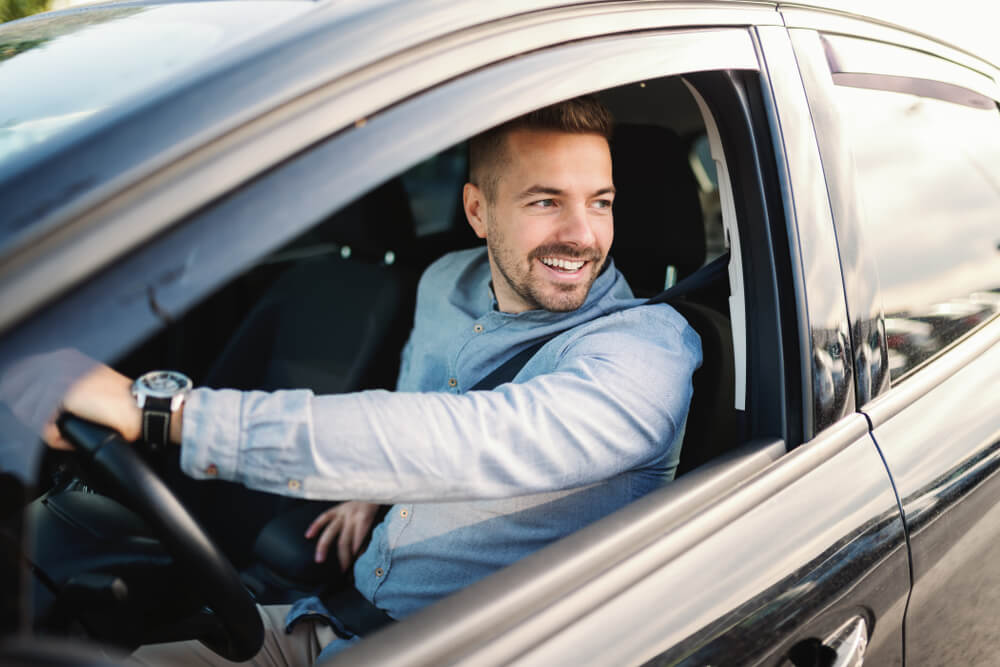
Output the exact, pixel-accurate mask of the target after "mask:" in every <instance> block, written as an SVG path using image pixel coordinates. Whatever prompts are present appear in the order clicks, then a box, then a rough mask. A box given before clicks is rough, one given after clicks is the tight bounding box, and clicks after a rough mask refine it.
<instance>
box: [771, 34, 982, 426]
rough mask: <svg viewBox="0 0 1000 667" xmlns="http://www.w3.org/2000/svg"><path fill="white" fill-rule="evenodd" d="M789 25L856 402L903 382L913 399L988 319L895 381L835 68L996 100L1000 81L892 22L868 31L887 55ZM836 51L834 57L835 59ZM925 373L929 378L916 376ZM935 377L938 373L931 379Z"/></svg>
mask: <svg viewBox="0 0 1000 667" xmlns="http://www.w3.org/2000/svg"><path fill="white" fill-rule="evenodd" d="M789 33H790V35H791V38H792V43H793V45H794V47H795V51H796V56H797V57H798V60H799V66H800V68H801V70H802V73H803V75H802V78H803V82H804V84H805V88H806V92H807V95H808V97H809V104H810V110H811V112H812V114H813V117H814V122H815V127H816V136H817V140H818V142H819V146H820V152H821V154H822V156H823V168H824V170H825V171H826V174H827V182H828V184H829V194H830V205H831V207H832V209H833V214H834V221H835V226H836V231H837V242H838V247H839V250H840V255H841V259H842V262H843V266H844V272H843V273H844V276H850V279H849V280H845V290H846V294H847V302H848V310H849V313H850V317H851V333H852V346H853V350H854V365H855V369H856V378H855V382H856V396H857V409H859V410H861V409H865V410H866V411H868V410H867V407H868V406H869V405H870V404H871V403H872V402H873V401H875V400H876V399H878V398H879V397H881V396H883V395H886V394H895V393H897V392H898V391H899V388H900V387H903V386H905V387H910V386H911V384H912V385H913V386H914V389H912V390H910V391H908V392H907V395H908V396H910V399H909V400H915V399H916V398H917V397H918V396H920V395H923V394H924V393H926V392H927V391H929V390H930V389H931V388H933V386H934V385H935V384H936V383H937V382H940V380H941V379H942V378H941V372H945V377H947V376H950V375H951V374H953V373H954V372H956V371H957V370H958V369H959V368H960V367H961V366H962V365H964V363H967V361H968V359H969V358H970V357H969V356H968V355H965V354H961V355H953V354H950V352H951V351H952V350H954V349H955V348H956V347H957V346H960V345H962V343H963V342H964V341H966V340H968V339H969V338H970V337H975V336H976V335H977V333H978V332H980V331H982V330H983V329H985V328H987V327H985V326H980V327H979V328H977V329H974V330H972V331H970V332H968V333H966V334H965V335H963V336H962V337H960V338H958V339H957V340H956V341H953V342H952V343H950V344H949V345H947V346H945V347H944V348H942V349H941V350H938V351H937V352H936V353H935V354H934V355H933V356H931V357H930V358H929V359H927V360H926V361H924V362H922V363H921V364H920V366H918V367H917V368H915V369H913V370H911V371H909V372H908V373H906V374H905V376H904V378H905V380H906V382H905V383H904V384H901V383H900V379H897V380H896V382H895V384H893V383H892V382H891V380H890V377H889V362H888V347H887V342H886V334H885V315H884V313H883V310H882V300H881V293H880V287H879V277H878V270H877V258H876V257H875V256H874V254H873V253H872V252H871V251H870V249H869V248H868V247H867V246H866V245H865V243H864V232H863V215H864V213H863V211H862V210H861V208H860V201H859V199H858V197H857V195H856V194H855V193H856V187H857V186H856V185H855V184H856V182H857V179H858V175H857V173H856V171H855V167H854V158H853V153H852V150H851V148H850V140H849V138H848V128H847V127H846V125H845V123H844V122H843V121H842V120H841V118H840V117H839V115H838V113H837V111H836V110H837V105H836V100H835V99H834V95H835V89H834V88H835V86H836V85H837V84H836V83H835V82H834V77H833V70H837V71H838V72H842V73H846V74H854V73H857V74H864V75H870V76H872V77H874V78H873V79H872V81H877V80H878V77H887V79H886V81H887V83H889V84H890V87H889V88H887V90H889V91H890V92H893V89H892V88H891V86H894V85H896V84H897V83H898V82H899V78H900V77H909V78H912V79H914V80H919V81H931V82H938V83H940V84H943V85H945V86H948V87H949V88H950V89H951V90H958V89H964V90H971V91H972V93H974V94H975V95H979V96H988V97H989V98H990V99H992V100H993V102H994V103H998V101H1000V87H998V86H997V83H996V82H995V81H993V80H992V79H991V78H989V77H988V76H986V75H985V74H984V73H983V70H988V68H986V67H983V66H981V65H980V64H978V63H977V62H976V61H974V60H972V59H970V58H967V57H966V58H964V59H961V62H956V61H955V60H952V59H948V58H946V56H951V55H953V54H951V53H950V52H949V51H948V50H947V49H940V51H939V52H937V53H934V54H932V52H927V51H916V50H914V44H913V42H912V40H911V39H904V38H901V37H900V35H898V34H896V33H894V32H889V31H887V30H882V31H879V32H878V33H877V37H878V38H879V39H878V41H874V36H872V37H868V38H869V39H871V40H872V44H871V46H872V47H873V49H872V51H871V52H874V53H878V52H880V51H882V52H888V53H890V54H893V55H892V56H891V57H889V58H886V59H884V60H880V59H878V58H868V59H865V58H864V56H865V55H869V53H871V52H870V51H869V50H868V49H867V48H865V49H864V52H862V53H859V52H858V51H857V50H856V49H853V47H854V46H856V45H857V44H859V43H861V46H862V48H864V47H866V46H868V45H866V44H864V43H863V40H862V37H866V36H865V35H862V36H859V35H850V36H849V37H845V36H841V35H839V34H825V33H823V32H820V31H818V30H814V29H811V28H796V29H792V30H790V31H789ZM924 46H925V47H926V45H924ZM938 53H942V54H943V55H939V54H938ZM831 59H832V60H833V63H834V64H833V65H832V66H831V64H830V62H831ZM928 62H930V63H933V66H932V67H929V66H928V65H927V63H928ZM931 73H932V74H933V78H932V77H931ZM866 87H867V86H866ZM873 334H874V335H876V336H877V339H878V342H879V358H878V359H873V358H865V357H864V356H863V354H862V350H863V347H862V346H863V340H864V337H865V336H866V335H867V336H871V335H873ZM976 345H977V346H978V344H976ZM963 360H964V361H963ZM875 366H880V370H876V369H875V368H874V367H875ZM933 366H941V367H942V368H941V370H939V371H938V372H933V373H932V372H928V371H927V370H926V369H929V368H930V367H933ZM922 377H923V378H925V379H923V380H918V378H922ZM932 377H933V378H936V380H931V378H932ZM866 380H867V381H866ZM918 385H919V387H918ZM914 392H916V393H914Z"/></svg>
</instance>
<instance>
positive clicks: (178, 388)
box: [132, 371, 191, 452]
mask: <svg viewBox="0 0 1000 667" xmlns="http://www.w3.org/2000/svg"><path fill="white" fill-rule="evenodd" d="M190 390H191V378H189V377H188V376H186V375H184V374H183V373H178V372H177V371H150V372H148V373H145V374H144V375H141V376H139V377H138V378H136V381H135V382H133V383H132V395H133V396H135V402H136V404H137V405H138V406H139V409H140V410H142V439H143V440H144V441H145V442H146V443H147V444H148V445H149V448H150V449H151V450H152V451H153V452H160V451H162V450H163V449H164V448H165V447H166V445H167V443H169V442H170V418H171V417H172V415H173V413H174V412H176V411H177V410H178V409H179V408H180V407H181V405H183V404H184V398H185V396H187V393H188V392H189V391H190Z"/></svg>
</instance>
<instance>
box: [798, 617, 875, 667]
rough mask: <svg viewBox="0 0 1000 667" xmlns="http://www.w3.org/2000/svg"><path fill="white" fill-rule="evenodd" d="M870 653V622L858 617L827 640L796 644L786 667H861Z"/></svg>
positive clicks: (842, 626) (807, 640)
mask: <svg viewBox="0 0 1000 667" xmlns="http://www.w3.org/2000/svg"><path fill="white" fill-rule="evenodd" d="M867 649H868V621H867V619H866V618H865V617H864V616H855V617H853V618H851V620H849V621H847V622H846V623H844V624H843V625H841V626H840V627H839V628H837V629H836V630H834V631H833V632H832V633H831V634H830V635H829V636H828V637H827V638H826V639H824V640H822V641H820V640H819V639H817V638H815V637H810V638H809V639H804V640H802V641H800V642H799V643H797V644H795V646H793V647H792V649H791V650H790V651H789V652H788V659H787V660H786V661H785V662H784V663H782V664H783V666H786V667H787V666H788V665H793V666H794V667H860V666H861V665H862V664H863V663H864V661H865V651H866V650H867Z"/></svg>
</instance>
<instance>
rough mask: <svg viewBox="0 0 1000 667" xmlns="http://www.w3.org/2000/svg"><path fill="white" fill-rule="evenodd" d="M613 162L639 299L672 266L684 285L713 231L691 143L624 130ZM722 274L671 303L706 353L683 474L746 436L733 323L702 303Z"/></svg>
mask: <svg viewBox="0 0 1000 667" xmlns="http://www.w3.org/2000/svg"><path fill="white" fill-rule="evenodd" d="M612 157H613V160H614V182H615V189H616V190H617V192H616V196H615V207H614V211H615V241H614V245H613V246H612V250H611V252H612V256H613V257H614V259H615V264H616V265H617V266H618V268H619V270H620V271H621V272H622V273H623V274H624V275H625V277H626V279H627V280H628V282H629V285H630V286H631V287H632V290H633V292H635V293H636V295H639V296H651V295H653V294H656V293H658V292H660V291H662V290H663V289H664V286H665V278H666V275H667V270H668V267H670V266H673V267H674V268H675V270H676V274H677V275H676V277H677V279H678V280H680V279H683V278H685V277H687V276H689V275H691V274H693V273H694V272H696V271H698V270H699V269H700V268H701V267H702V264H704V261H705V226H704V220H703V217H702V210H701V202H700V199H699V196H698V188H697V183H696V181H695V179H694V175H693V174H692V172H691V167H690V165H689V162H688V157H687V151H686V150H685V149H684V145H683V142H681V140H680V139H679V138H678V137H677V135H676V134H674V133H673V132H671V131H670V130H668V129H666V128H662V127H657V126H651V125H622V126H619V127H617V128H616V129H615V134H614V141H613V143H612ZM720 261H721V260H720ZM715 268H718V267H715ZM715 268H713V267H712V266H711V265H710V266H709V267H705V269H706V270H708V271H712V272H713V273H714V275H716V276H718V279H717V280H718V282H720V284H719V285H714V284H713V285H699V287H698V288H697V291H694V292H692V293H690V294H688V293H686V292H684V293H682V294H680V295H679V296H676V297H673V298H670V299H668V301H667V302H668V303H670V305H672V306H673V307H674V308H675V309H676V310H677V311H678V312H680V314H681V315H683V316H684V318H685V319H686V320H687V321H688V324H690V325H691V327H692V328H693V329H694V330H695V331H696V332H697V333H698V335H699V336H700V337H701V346H702V365H701V368H699V369H698V370H697V371H695V373H694V377H693V378H692V384H693V387H694V393H693V395H692V398H691V407H690V410H689V412H688V419H687V428H686V430H685V434H684V441H683V443H682V446H681V457H680V463H679V464H678V467H677V474H678V475H680V474H683V473H684V472H687V471H689V470H691V469H693V468H696V467H697V466H699V465H701V464H702V463H705V462H707V461H709V460H710V459H712V458H714V457H715V456H718V455H719V454H721V453H723V452H725V451H727V450H728V449H730V448H732V447H733V446H735V444H736V443H737V441H738V436H739V434H738V424H739V418H738V413H737V411H736V410H735V408H734V391H735V380H736V373H735V364H734V360H733V341H732V329H731V325H730V321H729V318H728V317H727V316H726V315H724V314H722V313H720V312H718V311H716V310H714V309H712V308H710V307H708V306H706V305H704V304H703V303H700V302H699V300H698V299H699V298H704V297H705V295H706V294H708V293H710V292H712V291H718V290H719V289H726V288H727V287H728V286H727V285H726V284H725V280H726V276H727V273H726V272H725V271H724V270H721V271H720V270H715ZM706 300H709V301H713V302H714V301H715V300H716V299H714V298H712V299H706Z"/></svg>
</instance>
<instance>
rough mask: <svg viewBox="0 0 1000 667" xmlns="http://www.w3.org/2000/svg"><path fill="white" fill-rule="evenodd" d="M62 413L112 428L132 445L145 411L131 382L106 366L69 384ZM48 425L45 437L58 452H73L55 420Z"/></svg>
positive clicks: (96, 368) (44, 433) (139, 429)
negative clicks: (136, 399)
mask: <svg viewBox="0 0 1000 667" xmlns="http://www.w3.org/2000/svg"><path fill="white" fill-rule="evenodd" d="M61 410H62V411H64V412H69V413H71V414H74V415H76V416H77V417H82V418H83V419H86V420H88V421H92V422H94V423H97V424H101V425H102V426H107V427H109V428H112V429H114V430H116V431H118V433H120V434H121V435H122V437H123V438H125V439H126V440H128V441H129V442H132V441H135V440H138V439H139V435H140V434H141V432H142V411H141V410H139V407H138V406H137V405H136V402H135V398H134V397H133V396H132V380H130V379H129V378H127V377H125V376H124V375H122V374H121V373H119V372H118V371H116V370H114V369H112V368H109V367H108V366H105V365H103V364H99V365H97V366H96V367H94V368H93V369H92V370H91V371H90V372H88V373H86V374H85V375H83V376H81V377H80V378H79V379H78V380H76V382H74V383H73V384H72V385H70V388H69V390H68V391H67V392H66V395H65V396H63V401H62V406H61ZM56 416H57V415H53V418H52V420H51V421H49V423H47V424H46V425H45V427H44V428H43V430H42V438H44V440H45V442H47V443H48V444H49V445H50V446H52V447H54V448H55V449H72V445H70V443H69V442H67V441H66V440H65V439H64V438H63V437H62V436H61V435H60V434H59V429H58V428H57V427H56V425H55V417H56Z"/></svg>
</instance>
